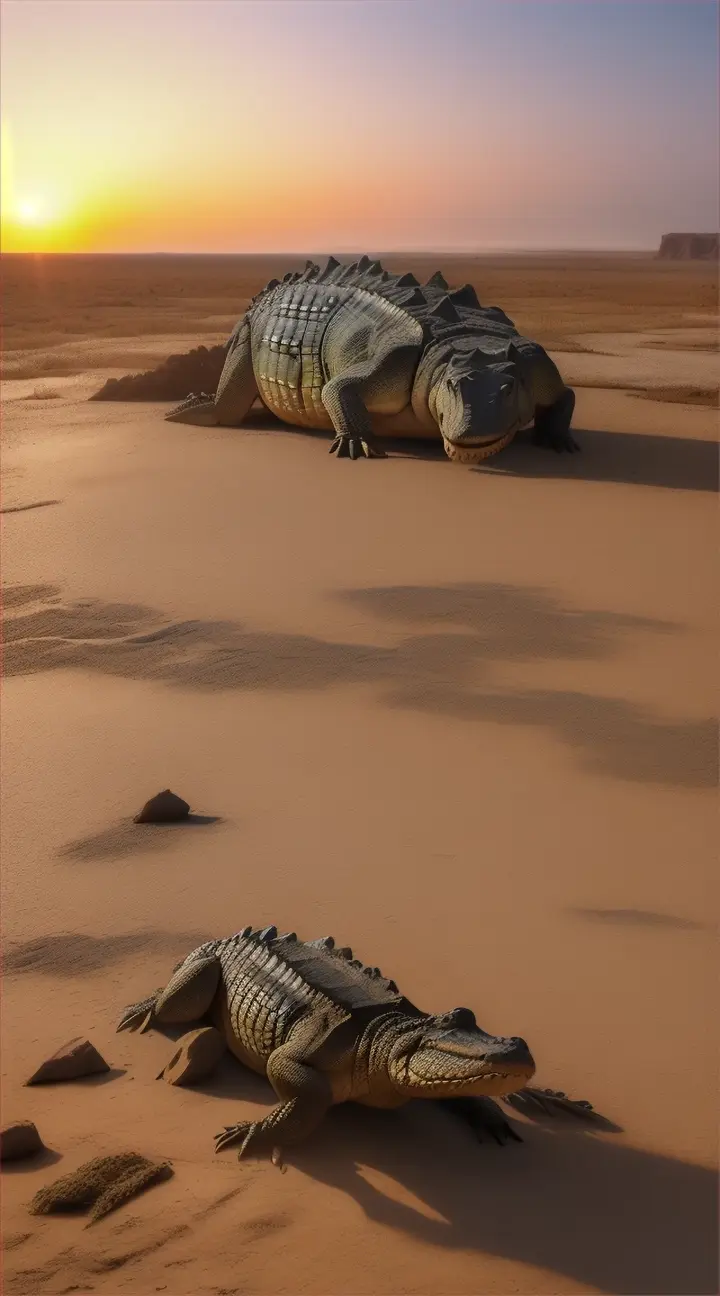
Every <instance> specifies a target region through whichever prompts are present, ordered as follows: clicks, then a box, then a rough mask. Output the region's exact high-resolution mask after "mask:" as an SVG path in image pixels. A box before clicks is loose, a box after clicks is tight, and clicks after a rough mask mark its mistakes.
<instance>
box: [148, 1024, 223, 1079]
mask: <svg viewBox="0 0 720 1296" xmlns="http://www.w3.org/2000/svg"><path fill="white" fill-rule="evenodd" d="M226 1048H227V1044H226V1043H225V1040H224V1038H223V1036H222V1034H221V1032H220V1031H219V1030H216V1029H215V1027H214V1026H201V1027H200V1028H199V1029H198V1030H194V1031H189V1032H188V1034H187V1035H183V1036H182V1038H181V1039H179V1040H178V1050H177V1053H175V1054H174V1055H173V1057H171V1059H170V1061H169V1062H168V1064H167V1066H166V1067H163V1070H162V1071H161V1072H160V1075H159V1076H158V1077H157V1079H158V1080H167V1082H168V1084H171V1085H191V1084H196V1083H197V1081H198V1080H203V1079H205V1077H206V1076H209V1075H210V1074H211V1073H212V1072H213V1071H214V1070H215V1067H216V1066H217V1064H218V1062H219V1061H220V1058H221V1057H222V1055H223V1053H224V1052H225V1050H226Z"/></svg>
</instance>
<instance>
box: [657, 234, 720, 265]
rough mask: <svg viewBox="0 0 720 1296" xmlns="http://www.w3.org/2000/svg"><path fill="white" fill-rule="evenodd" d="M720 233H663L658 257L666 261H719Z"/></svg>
mask: <svg viewBox="0 0 720 1296" xmlns="http://www.w3.org/2000/svg"><path fill="white" fill-rule="evenodd" d="M719 248H720V234H663V236H662V239H661V241H660V251H659V252H658V257H660V258H662V260H664V261H717V259H718V250H719Z"/></svg>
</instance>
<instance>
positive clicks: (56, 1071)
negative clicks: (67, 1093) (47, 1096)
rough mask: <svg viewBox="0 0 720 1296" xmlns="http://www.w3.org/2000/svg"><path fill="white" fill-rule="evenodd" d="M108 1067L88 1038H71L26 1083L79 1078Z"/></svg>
mask: <svg viewBox="0 0 720 1296" xmlns="http://www.w3.org/2000/svg"><path fill="white" fill-rule="evenodd" d="M109 1070H110V1067H109V1066H108V1064H107V1062H106V1061H105V1059H104V1058H103V1057H101V1056H100V1054H99V1053H98V1051H97V1049H96V1048H93V1045H92V1044H91V1043H90V1041H89V1040H84V1039H79V1038H78V1039H73V1040H70V1042H69V1043H68V1044H64V1045H63V1047H62V1048H61V1049H58V1051H57V1053H53V1055H52V1057H51V1058H48V1060H47V1062H43V1064H42V1066H41V1067H39V1069H38V1070H37V1071H36V1072H35V1074H34V1075H32V1076H31V1077H30V1079H29V1080H28V1081H26V1083H27V1084H29V1085H33V1084H52V1083H53V1082H55V1081H58V1080H80V1079H81V1078H82V1076H89V1075H100V1074H101V1073H102V1072H104V1071H109Z"/></svg>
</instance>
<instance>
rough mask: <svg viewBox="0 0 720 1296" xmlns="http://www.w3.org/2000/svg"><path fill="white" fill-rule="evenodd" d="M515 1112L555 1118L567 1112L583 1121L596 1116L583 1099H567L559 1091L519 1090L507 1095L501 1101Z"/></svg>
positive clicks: (590, 1106) (589, 1104)
mask: <svg viewBox="0 0 720 1296" xmlns="http://www.w3.org/2000/svg"><path fill="white" fill-rule="evenodd" d="M503 1102H506V1103H507V1104H508V1105H509V1106H510V1107H515V1108H516V1110H517V1111H525V1112H538V1111H540V1112H542V1113H543V1114H544V1115H546V1116H557V1114H558V1112H569V1113H571V1115H573V1116H577V1117H578V1119H580V1120H584V1119H587V1118H592V1117H593V1116H595V1115H596V1112H595V1110H594V1108H593V1105H592V1103H589V1102H588V1101H587V1099H585V1098H568V1096H567V1094H565V1093H563V1092H562V1091H561V1090H560V1089H535V1088H533V1087H530V1088H526V1089H520V1090H518V1092H517V1093H514V1094H508V1095H507V1097H505V1098H504V1099H503Z"/></svg>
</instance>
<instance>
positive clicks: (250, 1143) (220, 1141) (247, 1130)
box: [215, 1121, 287, 1174]
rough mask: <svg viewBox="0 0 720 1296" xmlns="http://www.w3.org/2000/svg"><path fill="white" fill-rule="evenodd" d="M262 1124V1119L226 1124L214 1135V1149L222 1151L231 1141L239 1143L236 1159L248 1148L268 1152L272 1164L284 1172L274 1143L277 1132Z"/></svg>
mask: <svg viewBox="0 0 720 1296" xmlns="http://www.w3.org/2000/svg"><path fill="white" fill-rule="evenodd" d="M264 1126H265V1122H264V1121H240V1122H239V1123H238V1124H237V1125H226V1126H225V1128H224V1130H223V1131H222V1132H221V1133H220V1134H216V1135H215V1151H216V1152H222V1151H223V1149H224V1148H227V1147H232V1145H233V1143H240V1151H239V1152H238V1161H239V1160H240V1158H241V1157H242V1156H244V1154H245V1153H246V1152H247V1151H248V1150H250V1151H252V1152H270V1160H271V1161H272V1163H273V1165H275V1166H277V1167H278V1169H279V1170H281V1171H282V1172H283V1174H284V1173H285V1170H286V1169H287V1167H286V1166H285V1164H284V1162H283V1159H282V1152H281V1150H280V1148H279V1147H276V1146H275V1143H274V1140H275V1138H276V1137H277V1134H276V1133H275V1131H274V1130H272V1129H266V1128H264Z"/></svg>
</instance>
